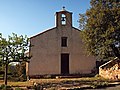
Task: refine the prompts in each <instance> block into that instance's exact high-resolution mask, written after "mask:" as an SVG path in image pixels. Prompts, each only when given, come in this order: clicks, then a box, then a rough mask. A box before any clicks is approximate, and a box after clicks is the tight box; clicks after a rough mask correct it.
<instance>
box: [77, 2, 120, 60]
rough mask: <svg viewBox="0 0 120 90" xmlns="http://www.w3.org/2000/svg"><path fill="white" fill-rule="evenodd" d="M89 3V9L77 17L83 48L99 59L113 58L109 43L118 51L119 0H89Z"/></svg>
mask: <svg viewBox="0 0 120 90" xmlns="http://www.w3.org/2000/svg"><path fill="white" fill-rule="evenodd" d="M90 3H91V7H90V9H88V10H87V11H86V13H85V15H84V16H81V15H80V19H79V23H80V27H81V26H82V27H81V28H82V33H81V34H82V38H83V41H84V43H85V48H86V50H87V52H88V54H91V55H94V56H96V57H97V58H98V59H99V60H110V59H113V58H114V57H115V55H114V53H113V49H112V48H111V45H115V47H116V48H117V49H118V51H120V0H91V2H90Z"/></svg>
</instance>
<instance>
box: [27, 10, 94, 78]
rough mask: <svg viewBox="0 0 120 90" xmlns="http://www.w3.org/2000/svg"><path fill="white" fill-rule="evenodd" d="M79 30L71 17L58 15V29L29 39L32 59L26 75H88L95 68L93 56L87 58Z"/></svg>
mask: <svg viewBox="0 0 120 90" xmlns="http://www.w3.org/2000/svg"><path fill="white" fill-rule="evenodd" d="M80 32H81V31H80V30H78V29H77V28H75V27H73V26H72V13H71V12H68V11H66V10H65V8H63V10H61V11H59V12H56V27H54V28H51V29H49V30H46V31H44V32H42V33H40V34H37V35H35V36H33V37H31V38H30V43H31V45H32V47H31V48H30V55H31V56H32V58H31V59H30V62H29V63H28V64H27V69H26V70H27V75H28V76H31V77H32V76H38V75H47V74H48V75H49V74H50V75H68V74H89V73H91V72H92V70H93V69H94V67H95V66H96V60H95V58H94V57H92V56H86V54H85V50H84V48H83V46H84V44H83V42H82V40H81V37H80Z"/></svg>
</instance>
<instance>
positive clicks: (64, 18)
mask: <svg viewBox="0 0 120 90" xmlns="http://www.w3.org/2000/svg"><path fill="white" fill-rule="evenodd" d="M61 23H62V25H65V24H66V16H65V14H62V16H61Z"/></svg>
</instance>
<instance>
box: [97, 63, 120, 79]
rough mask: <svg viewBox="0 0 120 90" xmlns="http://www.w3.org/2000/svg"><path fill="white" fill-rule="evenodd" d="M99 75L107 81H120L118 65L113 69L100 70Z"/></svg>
mask: <svg viewBox="0 0 120 90" xmlns="http://www.w3.org/2000/svg"><path fill="white" fill-rule="evenodd" d="M99 75H100V76H102V77H104V78H106V79H113V80H118V79H120V69H119V66H118V64H115V65H114V66H113V67H111V68H105V67H104V68H99Z"/></svg>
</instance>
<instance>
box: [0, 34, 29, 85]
mask: <svg viewBox="0 0 120 90" xmlns="http://www.w3.org/2000/svg"><path fill="white" fill-rule="evenodd" d="M28 47H29V39H28V38H27V36H22V35H21V36H18V35H17V34H15V33H13V34H12V36H9V37H8V39H6V38H3V37H2V34H0V60H1V61H2V64H4V65H5V75H4V81H5V85H7V72H8V65H9V63H11V62H21V61H27V59H28V58H29V57H28V56H25V53H26V51H28V49H29V48H28Z"/></svg>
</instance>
